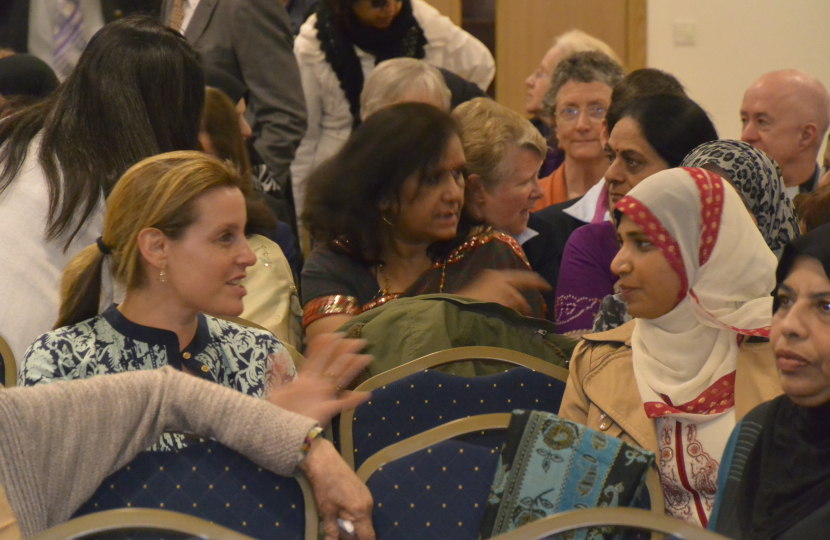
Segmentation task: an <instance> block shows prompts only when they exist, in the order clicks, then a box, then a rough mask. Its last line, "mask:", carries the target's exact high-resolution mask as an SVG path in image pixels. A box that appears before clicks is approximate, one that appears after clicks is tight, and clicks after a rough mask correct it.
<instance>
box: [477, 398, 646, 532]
mask: <svg viewBox="0 0 830 540" xmlns="http://www.w3.org/2000/svg"><path fill="white" fill-rule="evenodd" d="M654 460H655V456H654V453H653V452H649V451H648V450H644V449H642V448H639V447H637V446H633V445H630V444H628V443H626V442H624V441H622V440H621V439H617V438H615V437H610V436H608V435H606V434H605V433H602V432H599V431H596V430H593V429H591V428H588V427H586V426H583V425H581V424H577V423H575V422H571V421H568V420H564V419H562V418H560V417H558V416H556V415H555V414H550V413H544V412H539V411H516V412H514V414H513V418H512V420H511V422H510V426H509V427H508V429H507V438H506V441H505V444H504V448H503V449H502V452H501V456H500V458H499V466H498V468H497V473H496V477H495V479H494V481H493V487H492V491H491V493H490V497H489V504H488V507H487V511H486V513H485V516H484V520H483V524H482V529H481V533H482V534H481V538H491V537H493V536H497V535H499V534H502V533H506V532H509V531H511V530H513V529H516V528H518V527H520V526H522V525H526V524H527V523H530V522H532V521H536V520H537V519H541V518H544V517H547V516H550V515H553V514H557V513H559V512H565V511H568V510H576V509H580V508H595V507H616V506H632V505H634V504H636V503H637V502H638V499H639V497H640V494H641V492H642V491H643V490H644V487H645V479H646V473H647V472H648V470H649V468H650V467H652V466H653V465H654ZM598 533H599V531H597V530H591V529H583V530H580V531H579V532H578V533H576V536H575V538H576V539H582V538H593V537H594V536H592V535H593V534H598ZM599 537H603V536H602V535H600V536H597V538H599Z"/></svg>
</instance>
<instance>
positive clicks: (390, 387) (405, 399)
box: [339, 347, 568, 468]
mask: <svg viewBox="0 0 830 540" xmlns="http://www.w3.org/2000/svg"><path fill="white" fill-rule="evenodd" d="M471 360H487V361H491V362H494V363H499V364H502V365H503V366H504V367H508V368H511V369H507V370H506V371H501V372H500V373H496V374H493V375H482V376H478V377H462V376H459V375H452V374H449V373H442V372H441V371H438V370H437V369H435V368H438V367H440V366H446V365H448V364H452V363H456V362H464V361H471ZM567 379H568V371H567V370H566V369H563V368H561V367H559V366H555V365H553V364H550V363H549V362H545V361H543V360H539V359H538V358H533V357H532V356H528V355H526V354H523V353H520V352H516V351H511V350H507V349H499V348H496V347H458V348H455V349H448V350H445V351H440V352H436V353H433V354H430V355H427V356H424V357H422V358H419V359H417V360H413V361H412V362H408V363H406V364H403V365H401V366H399V367H397V368H394V369H391V370H389V371H386V372H384V373H381V374H380V375H376V376H375V377H372V378H371V379H368V380H367V381H365V382H364V383H362V384H361V385H359V386H358V387H357V389H356V390H359V391H368V392H372V398H371V399H370V400H369V401H367V402H366V403H363V404H362V405H360V406H358V407H357V408H356V409H355V410H352V411H346V412H344V413H343V414H341V415H340V420H339V443H340V452H341V454H342V456H343V459H345V460H346V463H348V464H349V465H351V466H352V467H354V468H359V467H360V466H361V464H362V463H363V462H364V461H365V460H366V458H368V457H369V456H371V455H373V454H375V453H377V452H378V451H380V450H381V449H382V448H384V447H386V446H389V445H391V444H394V443H396V442H398V441H401V440H404V439H407V438H408V437H412V436H414V435H416V434H418V433H421V432H424V431H426V430H428V429H431V428H434V427H436V426H439V425H441V424H444V423H447V422H450V421H452V420H456V419H459V418H464V417H466V416H471V415H481V414H488V413H506V412H510V411H512V410H514V409H533V410H541V411H546V412H553V413H556V412H558V411H559V405H560V403H561V402H562V394H563V393H564V391H565V383H566V381H567Z"/></svg>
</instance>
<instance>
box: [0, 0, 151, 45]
mask: <svg viewBox="0 0 830 540" xmlns="http://www.w3.org/2000/svg"><path fill="white" fill-rule="evenodd" d="M100 1H101V13H102V15H103V18H104V23H105V24H106V23H108V22H112V21H114V20H116V19H120V18H121V17H126V16H127V15H131V14H133V13H147V14H150V15H156V16H158V14H159V13H160V12H161V0H100ZM30 23H31V21H30V20H29V0H3V1H0V48H2V49H12V50H13V51H15V52H19V53H25V52H29V43H28V42H29V28H30Z"/></svg>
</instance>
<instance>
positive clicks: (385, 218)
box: [380, 214, 394, 227]
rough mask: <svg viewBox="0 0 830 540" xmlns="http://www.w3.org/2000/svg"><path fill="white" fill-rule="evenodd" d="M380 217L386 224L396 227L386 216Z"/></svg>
mask: <svg viewBox="0 0 830 540" xmlns="http://www.w3.org/2000/svg"><path fill="white" fill-rule="evenodd" d="M380 217H381V219H383V222H384V223H386V224H387V225H389V226H390V227H394V224H393V223H392V222H391V221H389V219H388V218H387V217H386V216H385V215H383V214H381V215H380Z"/></svg>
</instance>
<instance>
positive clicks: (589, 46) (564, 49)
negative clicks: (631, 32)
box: [553, 29, 623, 65]
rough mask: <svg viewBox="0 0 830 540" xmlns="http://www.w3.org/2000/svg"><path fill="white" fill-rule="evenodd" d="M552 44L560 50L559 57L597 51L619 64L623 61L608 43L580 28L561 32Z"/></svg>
mask: <svg viewBox="0 0 830 540" xmlns="http://www.w3.org/2000/svg"><path fill="white" fill-rule="evenodd" d="M553 46H554V47H557V48H558V49H559V50H560V51H561V53H560V54H561V55H562V56H561V58H567V57H569V56H570V55H572V54H574V53H578V52H587V51H599V52H601V53H604V54H605V55H606V56H608V57H609V58H611V60H613V61H614V62H616V63H618V64H619V65H623V61H622V60H620V57H619V56H617V53H615V52H614V49H612V48H611V46H610V45H608V44H607V43H605V42H604V41H602V40H601V39H598V38H595V37H594V36H592V35H590V34H586V33H585V32H583V31H582V30H576V29H574V30H569V31H567V32H565V33H564V34H561V35H560V36H559V37H557V38H556V42H555V43H554V44H553Z"/></svg>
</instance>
